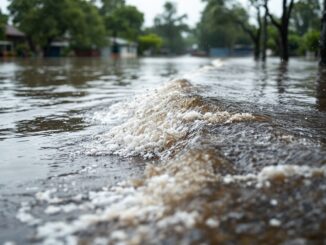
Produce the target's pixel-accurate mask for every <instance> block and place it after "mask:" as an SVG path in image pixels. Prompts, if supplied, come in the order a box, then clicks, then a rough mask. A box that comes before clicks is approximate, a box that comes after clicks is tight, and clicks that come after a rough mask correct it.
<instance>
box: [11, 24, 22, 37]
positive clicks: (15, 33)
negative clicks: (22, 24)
mask: <svg viewBox="0 0 326 245" xmlns="http://www.w3.org/2000/svg"><path fill="white" fill-rule="evenodd" d="M6 35H7V36H12V37H25V33H23V32H21V31H20V30H18V29H17V28H16V27H14V26H10V25H6Z"/></svg>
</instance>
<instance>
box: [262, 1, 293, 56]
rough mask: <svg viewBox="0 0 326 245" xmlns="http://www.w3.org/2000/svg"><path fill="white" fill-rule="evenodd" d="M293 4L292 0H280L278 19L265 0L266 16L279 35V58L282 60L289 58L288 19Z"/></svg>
mask: <svg viewBox="0 0 326 245" xmlns="http://www.w3.org/2000/svg"><path fill="white" fill-rule="evenodd" d="M293 6H294V0H289V3H288V0H282V16H281V19H280V21H279V20H276V18H275V17H274V16H273V15H272V14H271V13H270V11H269V8H268V2H267V1H266V4H265V10H266V12H267V15H268V17H269V18H270V20H271V23H272V24H273V25H274V26H275V27H276V28H277V30H278V32H279V35H280V49H281V59H282V60H283V61H288V60H289V39H288V34H289V21H290V17H291V13H292V10H293Z"/></svg>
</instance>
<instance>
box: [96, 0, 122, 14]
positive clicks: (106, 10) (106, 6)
mask: <svg viewBox="0 0 326 245" xmlns="http://www.w3.org/2000/svg"><path fill="white" fill-rule="evenodd" d="M101 2H102V7H101V9H100V13H101V15H103V16H108V15H111V14H113V12H114V11H115V10H117V9H118V8H122V7H123V6H125V3H126V1H125V0H101Z"/></svg>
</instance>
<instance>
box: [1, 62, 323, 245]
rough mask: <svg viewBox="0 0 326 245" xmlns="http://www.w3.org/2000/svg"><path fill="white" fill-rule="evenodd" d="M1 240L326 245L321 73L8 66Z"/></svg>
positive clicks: (245, 67) (208, 66)
mask: <svg viewBox="0 0 326 245" xmlns="http://www.w3.org/2000/svg"><path fill="white" fill-rule="evenodd" d="M0 101H1V104H0V119H1V120H0V150H1V154H0V244H2V243H4V242H6V241H9V242H10V241H12V242H15V243H17V244H26V243H32V244H33V243H36V244H60V243H62V244H238V243H241V244H324V243H326V147H325V143H326V71H324V70H320V69H318V66H317V63H316V62H314V61H307V60H300V59H293V60H291V61H290V62H289V63H288V64H284V63H280V62H279V60H278V59H269V61H268V62H267V63H266V64H263V63H259V62H258V63H257V62H254V61H253V60H251V59H249V58H241V59H225V60H211V59H199V58H190V57H182V58H169V59H168V58H145V59H135V60H132V59H131V60H101V59H48V60H37V59H35V60H28V59H26V60H6V61H2V63H1V64H0Z"/></svg>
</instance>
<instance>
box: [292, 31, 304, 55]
mask: <svg viewBox="0 0 326 245" xmlns="http://www.w3.org/2000/svg"><path fill="white" fill-rule="evenodd" d="M302 43H303V40H302V37H300V36H299V35H298V34H290V35H289V53H290V55H291V56H298V55H300V54H301V53H302V52H300V51H301V50H300V47H301V45H302Z"/></svg>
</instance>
